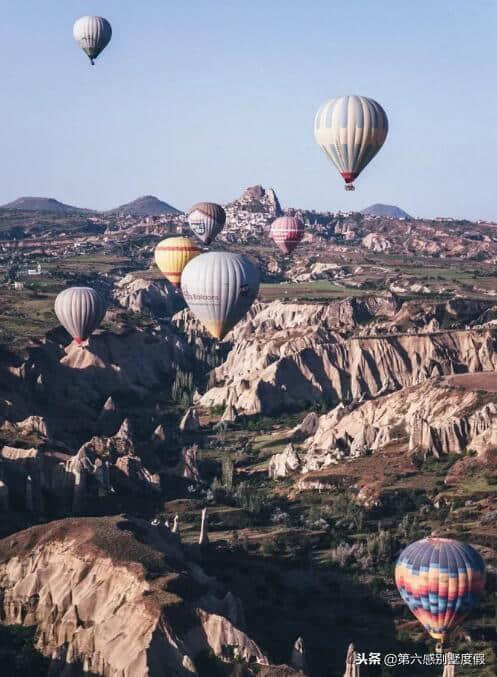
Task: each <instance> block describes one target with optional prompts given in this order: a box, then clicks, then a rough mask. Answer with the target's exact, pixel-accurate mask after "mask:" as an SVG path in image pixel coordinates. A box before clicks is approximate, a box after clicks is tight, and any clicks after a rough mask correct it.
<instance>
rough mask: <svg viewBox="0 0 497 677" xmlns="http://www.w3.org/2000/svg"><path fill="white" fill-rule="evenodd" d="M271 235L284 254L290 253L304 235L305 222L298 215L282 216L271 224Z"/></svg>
mask: <svg viewBox="0 0 497 677" xmlns="http://www.w3.org/2000/svg"><path fill="white" fill-rule="evenodd" d="M269 237H270V238H271V239H272V240H274V243H275V245H276V246H277V247H278V249H281V251H282V252H283V253H284V254H290V253H291V252H293V250H294V249H295V247H296V246H297V245H298V243H299V242H300V241H301V240H302V238H303V237H304V224H303V223H302V221H301V220H300V219H299V218H298V217H296V216H280V217H279V218H277V219H276V221H273V223H272V224H271V230H270V231H269Z"/></svg>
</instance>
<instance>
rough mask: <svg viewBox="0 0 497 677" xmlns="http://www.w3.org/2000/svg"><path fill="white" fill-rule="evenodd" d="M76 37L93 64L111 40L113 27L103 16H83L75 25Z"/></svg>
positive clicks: (74, 32) (74, 33)
mask: <svg viewBox="0 0 497 677" xmlns="http://www.w3.org/2000/svg"><path fill="white" fill-rule="evenodd" d="M72 32H73V35H74V39H75V40H76V42H77V43H78V45H79V46H80V47H81V49H82V50H83V52H85V54H86V55H87V56H88V58H89V59H90V61H91V65H92V66H94V65H95V59H96V58H97V56H98V55H99V54H100V52H102V51H103V50H104V49H105V48H106V47H107V45H108V44H109V42H110V39H111V37H112V27H111V25H110V23H109V22H108V21H107V19H104V18H103V17H102V16H82V17H81V18H79V19H78V20H77V21H76V22H75V24H74V27H73V30H72Z"/></svg>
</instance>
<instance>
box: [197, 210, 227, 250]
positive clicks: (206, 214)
mask: <svg viewBox="0 0 497 677" xmlns="http://www.w3.org/2000/svg"><path fill="white" fill-rule="evenodd" d="M188 223H189V225H190V228H191V229H192V231H193V232H194V233H195V235H196V236H197V237H198V238H200V239H201V240H202V242H203V243H204V244H207V245H209V244H210V243H211V242H212V241H213V240H214V239H215V237H216V236H217V235H219V233H220V232H221V231H222V229H223V228H224V224H225V223H226V212H225V211H224V209H223V208H222V207H221V205H217V204H215V203H214V202H199V203H198V204H196V205H193V207H192V208H191V209H190V211H189V212H188Z"/></svg>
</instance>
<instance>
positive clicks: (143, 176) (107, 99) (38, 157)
mask: <svg viewBox="0 0 497 677" xmlns="http://www.w3.org/2000/svg"><path fill="white" fill-rule="evenodd" d="M88 13H96V14H102V15H104V16H106V17H107V18H108V19H109V20H110V22H111V23H112V26H113V31H114V33H113V40H112V42H111V44H110V45H109V47H108V48H107V49H106V50H105V51H104V53H103V54H102V55H101V56H100V57H99V59H98V60H97V64H96V66H95V67H94V68H92V67H91V66H90V65H89V62H88V59H87V58H86V56H85V55H84V54H83V53H82V52H81V51H80V50H79V48H78V47H77V45H76V44H75V42H74V40H73V37H72V24H73V22H74V20H75V19H76V18H78V17H79V16H80V15H82V14H88ZM496 20H497V6H496V5H495V4H494V3H491V2H489V1H486V0H479V1H478V2H476V3H474V4H473V5H472V6H471V7H469V6H468V5H467V3H463V2H462V0H455V1H453V2H448V0H443V1H441V2H439V3H438V4H437V5H436V6H432V4H431V3H421V6H420V5H419V3H418V5H416V6H412V7H411V6H409V7H408V6H399V3H395V2H393V0H392V1H391V0H387V1H386V2H385V3H382V6H381V8H379V6H378V4H377V3H373V2H370V1H364V2H363V3H361V6H360V7H359V6H357V5H353V4H348V5H342V6H339V7H330V6H329V3H326V2H324V1H322V0H317V1H316V2H312V3H308V4H307V5H306V7H305V8H304V7H302V6H301V5H300V3H297V2H295V3H293V2H285V3H284V2H282V1H280V0H274V2H272V3H271V6H270V7H268V6H266V4H265V3H264V2H262V1H261V0H254V2H252V3H250V5H246V6H242V7H239V6H236V7H235V6H233V7H230V6H224V5H223V3H221V2H217V1H214V2H210V3H209V5H208V6H207V7H206V6H205V5H204V4H202V3H200V2H198V3H193V5H189V6H188V7H186V6H184V7H180V6H168V7H165V6H164V4H163V2H161V1H159V0H150V1H149V2H148V3H147V6H146V8H144V7H143V6H141V5H140V4H138V3H132V2H129V1H128V0H120V1H119V2H118V1H117V0H108V2H106V3H105V5H102V3H97V2H82V0H77V1H76V2H73V3H71V6H60V7H57V6H55V3H49V5H48V6H47V5H46V4H44V5H43V6H39V5H38V4H37V3H35V2H33V1H32V0H19V2H17V3H15V6H13V7H12V8H9V21H8V23H7V22H4V23H3V25H2V26H1V27H0V35H1V45H2V51H3V55H2V56H3V58H2V63H3V64H4V73H3V76H4V77H3V94H4V97H3V105H2V109H1V111H0V125H1V129H2V147H3V151H4V152H3V157H4V162H3V163H2V170H1V173H0V178H1V189H0V203H1V204H3V203H8V202H11V201H13V200H15V199H17V198H18V197H21V196H41V197H53V198H55V199H57V200H59V201H61V202H64V203H67V204H71V205H75V206H79V207H86V208H90V209H96V210H107V209H112V208H114V207H116V206H117V205H119V204H123V203H127V202H129V201H131V200H134V199H135V198H137V197H138V196H141V195H155V196H157V197H158V198H159V199H161V200H164V201H165V202H168V203H169V204H171V205H172V206H174V207H177V208H178V209H181V210H186V209H188V207H189V206H190V205H191V204H193V203H194V202H197V201H199V200H213V201H217V202H221V203H226V202H229V201H231V200H233V199H235V198H236V197H238V196H239V195H240V193H241V191H242V190H243V189H244V188H246V187H247V186H250V185H254V184H258V183H260V184H262V185H263V186H265V187H273V188H274V190H275V191H276V193H277V195H278V197H279V198H280V200H281V202H282V204H283V205H284V206H286V207H302V208H308V209H316V210H322V211H337V210H339V209H340V210H355V211H359V210H361V209H363V208H365V207H367V206H369V205H371V204H374V203H378V202H379V203H385V204H393V205H398V206H399V207H401V208H402V209H405V210H406V211H407V212H408V213H409V214H411V215H413V216H420V217H427V218H429V217H435V216H452V217H460V218H471V219H489V220H495V219H497V196H496V195H495V191H494V190H493V187H494V185H495V183H496V180H497V162H496V160H495V156H496V154H495V152H494V147H496V146H497V127H496V125H495V123H494V119H493V118H494V115H495V113H494V111H495V110H496V108H497V92H496V91H495V88H494V87H492V86H489V83H491V82H492V81H493V80H492V79H493V78H494V76H495V66H496V64H497V57H496V55H495V53H494V50H493V39H494V35H493V33H494V29H493V26H494V25H495V21H496ZM344 93H358V94H364V95H366V96H371V97H373V98H375V99H377V100H378V101H379V102H380V103H381V104H382V105H383V107H384V108H385V110H386V112H387V114H388V116H389V120H390V133H389V137H388V138H387V141H386V143H385V146H384V148H383V149H382V151H381V152H380V153H379V154H378V156H377V157H376V158H375V159H374V160H373V162H372V163H371V165H370V166H369V167H367V168H366V170H365V171H364V172H363V174H362V175H361V177H360V178H359V180H358V181H357V184H356V188H357V190H356V192H355V193H345V191H344V190H343V185H342V181H341V179H340V178H339V176H338V174H337V172H336V171H335V169H334V168H333V167H332V166H331V164H330V163H329V162H328V161H327V159H326V158H325V156H324V155H323V154H322V152H321V151H320V149H319V148H318V147H317V145H316V144H315V142H314V138H313V132H312V125H313V118H314V114H315V112H316V110H317V108H318V107H319V106H320V105H321V104H322V103H323V102H324V101H325V100H326V99H328V98H330V97H332V96H336V95H340V94H344ZM475 113H476V115H475ZM475 122H476V125H475ZM476 126H477V127H476ZM475 127H476V129H478V130H480V129H481V132H480V136H479V137H477V136H476V134H475V131H476V129H475ZM479 138H481V142H480V143H478V140H479Z"/></svg>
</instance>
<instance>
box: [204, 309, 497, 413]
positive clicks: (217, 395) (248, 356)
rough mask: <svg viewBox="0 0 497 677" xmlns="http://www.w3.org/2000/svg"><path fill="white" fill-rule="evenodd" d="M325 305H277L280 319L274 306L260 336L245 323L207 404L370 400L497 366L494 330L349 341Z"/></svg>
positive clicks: (275, 405)
mask: <svg viewBox="0 0 497 677" xmlns="http://www.w3.org/2000/svg"><path fill="white" fill-rule="evenodd" d="M317 308H318V310H316V308H315V307H313V309H312V313H311V312H310V311H309V312H306V310H305V306H304V307H302V306H299V310H298V311H297V309H296V308H295V310H293V309H292V307H291V305H288V306H286V307H284V309H279V308H278V307H273V310H274V311H276V318H277V319H275V318H274V317H271V316H270V314H269V309H268V308H266V309H263V310H262V311H261V312H260V313H258V314H257V316H256V317H255V318H251V320H250V322H251V324H252V326H253V327H254V332H253V334H252V335H251V336H248V337H243V338H242V334H241V332H242V331H243V329H242V328H240V329H239V330H237V333H236V335H235V344H234V347H233V349H232V350H231V352H230V353H229V355H228V358H227V360H226V362H225V363H224V364H222V365H221V366H220V367H218V368H217V369H215V370H214V378H213V381H214V382H215V383H216V384H217V385H216V386H214V387H212V388H211V389H210V390H208V391H207V392H206V393H205V395H203V397H202V398H201V401H200V403H201V404H202V405H203V406H207V407H213V406H220V405H223V404H225V403H226V402H228V401H232V402H235V403H236V407H237V409H238V411H239V412H243V413H246V414H255V413H264V414H272V413H275V412H278V411H281V410H286V409H288V408H292V407H293V408H295V407H302V406H304V405H309V404H313V403H316V402H327V403H329V404H330V405H334V404H335V405H336V404H337V403H339V402H340V401H342V402H352V401H354V400H356V401H360V400H362V399H370V398H373V397H376V396H378V394H383V393H385V392H391V391H392V390H398V389H401V388H405V387H408V386H411V385H414V384H418V383H421V382H422V381H424V380H426V379H428V378H430V377H432V376H436V375H444V374H453V373H456V372H463V371H467V372H480V371H490V370H494V369H495V368H496V367H497V331H496V330H495V329H493V328H487V329H481V330H471V331H446V332H439V333H435V334H396V335H395V336H392V335H391V336H371V337H356V338H350V339H342V338H341V337H340V336H338V335H337V334H336V331H335V332H334V331H331V330H327V329H326V322H327V317H326V314H325V313H326V311H325V310H323V309H320V307H319V306H318V307H317ZM329 319H330V320H331V312H330V313H329ZM315 323H316V324H315ZM279 327H281V328H279ZM283 327H284V328H283ZM237 336H239V337H240V338H237Z"/></svg>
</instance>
